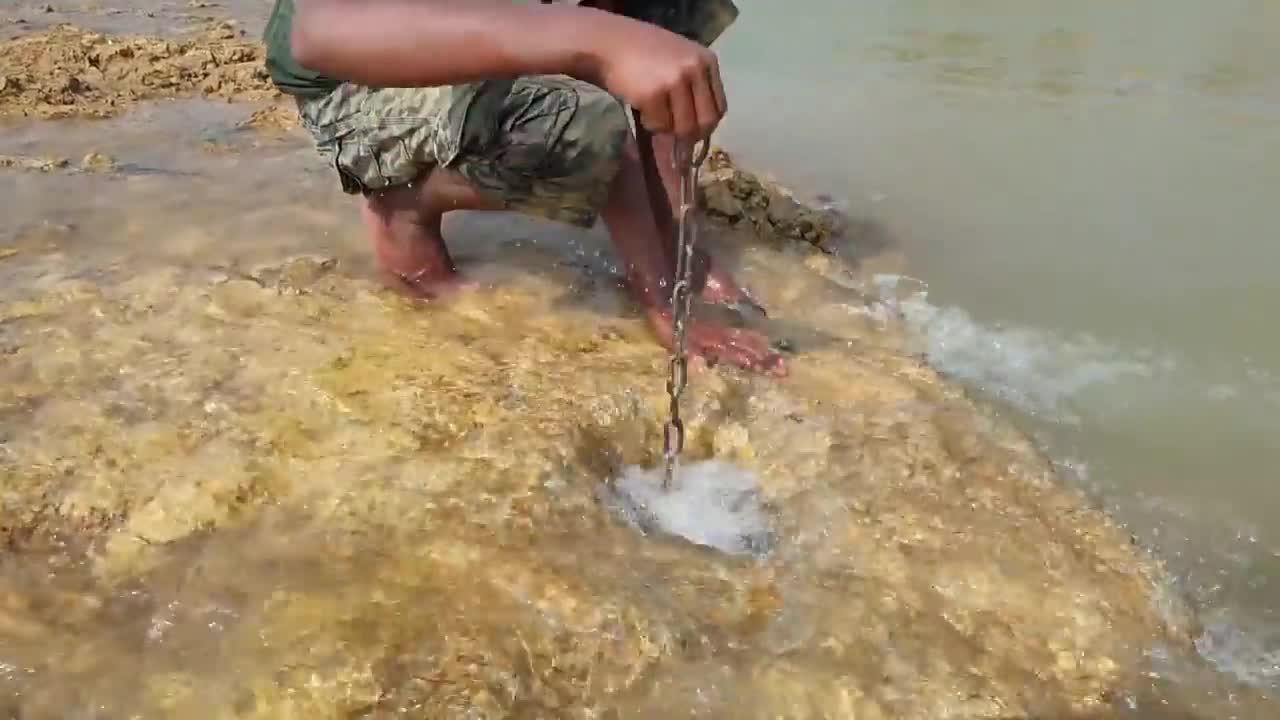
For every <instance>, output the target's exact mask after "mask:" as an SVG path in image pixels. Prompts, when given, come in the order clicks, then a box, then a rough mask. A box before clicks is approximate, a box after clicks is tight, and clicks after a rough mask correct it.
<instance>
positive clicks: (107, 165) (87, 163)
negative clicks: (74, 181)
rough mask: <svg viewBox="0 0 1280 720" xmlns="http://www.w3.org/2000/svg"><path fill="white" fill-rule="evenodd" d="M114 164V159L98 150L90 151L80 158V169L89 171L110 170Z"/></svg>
mask: <svg viewBox="0 0 1280 720" xmlns="http://www.w3.org/2000/svg"><path fill="white" fill-rule="evenodd" d="M115 165H116V161H115V159H114V158H112V157H111V156H110V155H105V154H103V153H100V152H96V151H95V152H91V153H89V154H87V155H85V156H84V158H82V159H81V160H80V169H81V170H86V171H89V172H104V171H107V170H111V169H112V168H114V167H115Z"/></svg>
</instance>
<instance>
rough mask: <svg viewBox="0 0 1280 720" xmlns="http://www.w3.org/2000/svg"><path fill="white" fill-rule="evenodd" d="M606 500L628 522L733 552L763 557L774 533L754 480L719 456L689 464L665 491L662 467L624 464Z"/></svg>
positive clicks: (652, 530)
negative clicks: (641, 466) (626, 465)
mask: <svg viewBox="0 0 1280 720" xmlns="http://www.w3.org/2000/svg"><path fill="white" fill-rule="evenodd" d="M605 502H606V504H607V505H608V506H609V507H610V509H611V510H613V512H614V513H615V514H616V515H618V516H619V517H621V518H622V519H623V520H624V521H625V522H626V523H627V524H628V525H631V526H632V527H634V528H636V529H637V530H640V531H641V532H643V533H645V534H653V533H662V534H667V535H674V536H677V537H681V538H684V539H685V540H688V541H689V542H692V543H694V544H695V545H702V546H705V547H710V548H714V549H716V550H719V551H721V552H725V553H729V554H733V555H747V554H750V555H764V554H766V553H768V552H769V550H770V549H771V548H772V546H773V534H772V532H771V530H770V528H769V523H768V519H767V517H766V515H765V512H764V510H763V509H762V508H761V505H760V493H759V489H758V488H757V486H756V479H755V477H753V476H752V475H751V474H750V473H748V472H746V471H744V470H741V469H739V468H736V467H734V466H733V465H730V464H729V463H726V462H724V461H721V460H707V461H704V462H698V463H690V464H688V465H685V466H684V467H682V468H681V470H680V472H679V473H677V474H676V476H675V480H674V481H673V483H672V485H671V488H670V490H668V491H666V492H663V490H662V470H661V469H652V470H651V469H646V468H640V467H635V466H632V467H628V468H626V469H625V470H624V471H623V473H622V476H621V477H619V478H616V479H615V480H614V482H613V483H612V487H608V488H606V490H605Z"/></svg>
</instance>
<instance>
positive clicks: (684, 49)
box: [598, 20, 729, 141]
mask: <svg viewBox="0 0 1280 720" xmlns="http://www.w3.org/2000/svg"><path fill="white" fill-rule="evenodd" d="M625 28H626V32H625V33H623V34H622V36H621V37H618V38H616V39H610V41H608V42H606V43H605V47H606V49H605V51H604V52H603V54H602V57H601V61H600V63H599V65H600V70H599V76H600V77H599V79H598V80H599V82H600V84H601V86H602V87H604V88H605V89H606V90H608V91H609V92H611V93H614V94H615V95H618V96H620V97H621V98H622V99H623V100H625V101H626V102H627V103H628V104H630V105H631V106H632V107H633V108H635V109H636V110H637V111H638V112H639V114H640V121H641V123H642V124H643V125H644V127H645V128H647V129H648V130H649V131H650V132H653V133H670V134H673V135H675V136H676V137H678V138H681V139H683V140H687V141H694V140H698V139H701V138H708V137H711V134H712V133H713V132H715V129H716V127H717V126H718V125H719V124H720V120H721V119H722V118H723V117H724V115H725V113H726V112H727V111H728V109H729V105H728V101H727V100H726V99H725V94H724V83H723V82H722V81H721V79H720V61H719V60H718V59H717V58H716V54H715V53H714V52H712V51H711V50H709V49H707V48H705V47H703V46H701V45H699V44H698V43H695V42H693V41H691V40H687V39H685V38H683V37H681V36H679V35H676V34H675V33H672V32H669V31H667V30H664V29H662V28H659V27H657V26H654V25H649V24H646V23H642V22H639V21H631V20H628V21H627V23H626V25H625Z"/></svg>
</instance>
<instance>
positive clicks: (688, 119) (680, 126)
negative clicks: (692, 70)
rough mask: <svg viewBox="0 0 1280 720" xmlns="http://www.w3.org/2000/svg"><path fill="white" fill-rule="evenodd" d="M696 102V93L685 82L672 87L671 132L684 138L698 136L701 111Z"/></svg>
mask: <svg viewBox="0 0 1280 720" xmlns="http://www.w3.org/2000/svg"><path fill="white" fill-rule="evenodd" d="M699 110H700V108H698V106H697V104H696V102H695V93H694V91H693V90H692V89H691V88H690V87H689V85H687V84H685V83H680V84H679V85H677V86H676V87H674V88H672V89H671V120H672V127H671V132H672V133H673V134H675V136H676V137H678V138H682V139H693V138H695V137H697V136H698V129H699V125H700V123H701V117H700V116H701V113H700V112H699Z"/></svg>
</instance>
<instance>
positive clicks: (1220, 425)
mask: <svg viewBox="0 0 1280 720" xmlns="http://www.w3.org/2000/svg"><path fill="white" fill-rule="evenodd" d="M745 5H746V7H747V12H745V13H744V14H743V20H742V22H741V23H740V24H739V25H738V26H736V27H735V28H734V31H733V32H731V33H729V34H727V35H726V37H725V42H724V45H723V48H722V54H723V56H724V62H725V65H726V66H727V67H728V68H730V71H729V73H730V81H729V82H730V90H731V94H732V97H733V102H734V112H733V113H732V114H731V116H730V117H729V119H728V120H727V122H726V127H725V128H724V131H723V132H722V135H723V136H724V140H725V142H727V143H728V144H729V145H730V146H731V147H733V148H735V149H736V150H738V154H739V156H740V157H741V158H743V159H744V160H746V161H747V162H749V163H750V164H752V165H754V166H763V167H769V168H773V169H775V170H776V172H777V173H778V174H779V175H780V176H782V177H784V178H786V179H787V180H788V181H791V182H795V183H798V184H801V185H803V186H805V187H809V188H819V189H821V190H822V191H824V192H831V193H833V194H836V195H839V196H842V197H847V198H848V200H849V207H850V209H851V211H852V212H854V213H855V214H858V215H862V216H866V217H868V218H871V219H873V220H874V221H875V222H877V223H878V224H880V225H881V226H883V227H886V228H889V229H890V231H891V232H892V234H893V236H894V237H895V238H897V240H898V241H899V244H900V245H901V247H902V250H903V254H904V256H905V257H906V258H907V260H908V261H909V264H908V267H907V268H906V269H907V271H909V273H910V275H912V276H914V277H918V278H922V279H924V280H925V281H927V286H928V289H929V292H928V295H927V298H921V297H917V298H916V299H915V300H914V301H912V300H909V299H906V298H904V300H905V302H903V303H899V304H898V305H897V309H898V310H900V311H901V313H902V316H901V318H900V319H901V325H900V326H905V327H907V328H908V329H909V330H910V331H911V332H912V333H914V334H915V335H916V336H917V343H916V346H917V347H918V348H919V350H920V351H921V352H922V353H925V354H926V355H927V357H928V358H929V360H930V363H931V364H933V365H934V366H935V367H937V368H938V369H940V370H942V371H944V372H946V373H947V374H948V375H950V376H953V377H956V378H958V379H961V380H964V381H965V382H966V383H968V384H970V386H971V387H974V388H976V389H978V390H981V391H982V392H983V393H984V394H985V395H986V396H987V397H991V398H994V399H998V400H1000V401H1002V402H1004V403H1007V404H1008V405H1009V407H1010V408H1011V410H1010V412H1011V413H1012V414H1014V415H1016V416H1018V417H1020V418H1021V421H1022V424H1023V425H1024V427H1027V428H1028V429H1029V430H1030V431H1032V432H1033V433H1034V434H1035V435H1036V436H1037V438H1039V439H1040V441H1041V442H1042V443H1043V445H1044V446H1045V447H1046V448H1047V449H1048V451H1049V452H1050V453H1052V455H1053V456H1054V457H1055V458H1056V459H1057V461H1058V462H1059V463H1061V464H1062V465H1063V466H1064V467H1073V468H1086V469H1087V472H1084V473H1079V477H1078V478H1077V479H1078V481H1079V482H1080V483H1081V485H1082V486H1084V487H1087V488H1088V489H1089V490H1090V492H1091V493H1092V494H1094V495H1095V496H1097V497H1099V498H1100V499H1101V500H1102V501H1104V502H1106V503H1107V505H1108V507H1110V508H1111V509H1113V510H1114V511H1115V512H1116V513H1117V514H1118V516H1119V517H1121V518H1122V519H1123V520H1124V521H1125V522H1126V524H1127V526H1128V527H1129V528H1130V529H1131V530H1132V531H1133V532H1134V533H1135V534H1136V535H1138V536H1139V537H1140V538H1141V539H1142V540H1143V541H1144V542H1145V543H1148V544H1150V545H1151V546H1153V547H1156V548H1158V549H1159V550H1160V551H1161V554H1162V556H1163V557H1165V558H1166V559H1167V560H1168V562H1169V564H1170V568H1171V570H1172V571H1173V573H1174V575H1175V576H1176V578H1177V582H1178V587H1179V588H1180V589H1181V590H1182V591H1185V592H1186V593H1187V594H1188V595H1189V596H1191V597H1194V598H1196V599H1197V601H1198V602H1200V603H1202V604H1203V605H1202V607H1204V608H1205V609H1206V612H1207V613H1208V614H1209V615H1210V616H1212V617H1213V618H1215V619H1214V621H1213V623H1212V627H1211V628H1210V629H1209V630H1207V631H1206V634H1205V635H1204V636H1203V637H1202V638H1201V645H1202V646H1203V647H1204V648H1206V649H1208V648H1212V650H1207V652H1208V654H1209V655H1210V656H1211V657H1213V658H1214V660H1215V662H1217V663H1219V664H1220V666H1221V667H1223V668H1228V669H1230V670H1232V671H1233V672H1237V673H1238V674H1239V675H1240V676H1241V677H1244V678H1248V679H1249V680H1250V681H1252V682H1256V683H1257V684H1259V685H1260V686H1261V687H1266V688H1269V689H1270V690H1271V691H1272V692H1280V680H1277V672H1280V665H1278V664H1277V652H1280V638H1278V637H1277V635H1278V633H1280V603H1278V602H1277V601H1276V594H1275V591H1274V588H1275V585H1276V583H1277V582H1280V575H1278V574H1277V569H1276V567H1275V563H1274V558H1275V557H1276V554H1275V553H1276V552H1277V549H1278V548H1280V531H1278V530H1277V526H1276V524H1275V522H1274V521H1273V518H1275V517H1276V516H1277V513H1280V490H1278V488H1280V485H1278V484H1277V483H1275V482H1273V478H1275V476H1276V472H1275V468H1276V467H1277V464H1280V446H1277V445H1276V443H1275V442H1274V438H1275V437H1276V436H1277V434H1278V433H1280V424H1278V423H1280V412H1277V409H1278V408H1280V405H1277V402H1280V342H1278V341H1277V335H1276V333H1275V332H1274V330H1273V327H1272V326H1273V325H1274V322H1273V321H1272V319H1271V318H1270V316H1269V315H1268V314H1267V313H1266V312H1263V311H1262V310H1261V309H1262V308H1270V307H1274V306H1275V305H1276V304H1277V303H1278V302H1280V295H1278V294H1277V287H1278V286H1277V284H1276V282H1275V278H1274V268H1275V267H1277V265H1280V249H1278V246H1277V245H1276V244H1275V243H1273V242H1270V241H1268V240H1266V238H1269V237H1270V235H1271V234H1273V233H1272V232H1271V228H1273V227H1275V226H1277V224H1280V214H1277V213H1278V210H1277V207H1278V206H1277V205H1276V203H1275V195H1276V192H1275V188H1280V166H1277V164H1276V163H1274V162H1266V161H1265V160H1263V158H1266V157H1271V156H1274V155H1275V153H1276V152H1277V150H1278V149H1280V4H1277V3H1275V2H1271V1H1270V0H1227V1H1225V2H1215V3H1203V2H1193V1H1185V2H1183V1H1177V0H1174V1H1162V2H1157V1H1155V0H1138V1H1137V2H1126V3H1115V2H1107V1H1105V0H1081V1H1079V2H1062V1H1059V0H1033V1H1030V2H1009V1H1007V0H975V1H972V2H963V3H957V2H944V1H942V0H909V1H906V2H902V1H896V0H895V1H888V0H884V1H880V0H871V1H869V2H859V3H844V2H837V1H836V0H812V1H811V2H808V3H806V8H807V10H808V12H807V13H796V12H793V11H791V10H790V9H788V8H784V7H783V6H780V5H778V4H775V3H765V2H747V3H745ZM797 37H803V38H805V41H804V42H803V43H797V42H795V38H797ZM780 88H784V89H785V90H780ZM780 92H783V93H784V94H785V96H786V97H787V102H785V103H779V102H778V97H779V93H780ZM779 138H785V139H786V142H779ZM890 315H893V314H892V313H891V314H890Z"/></svg>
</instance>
